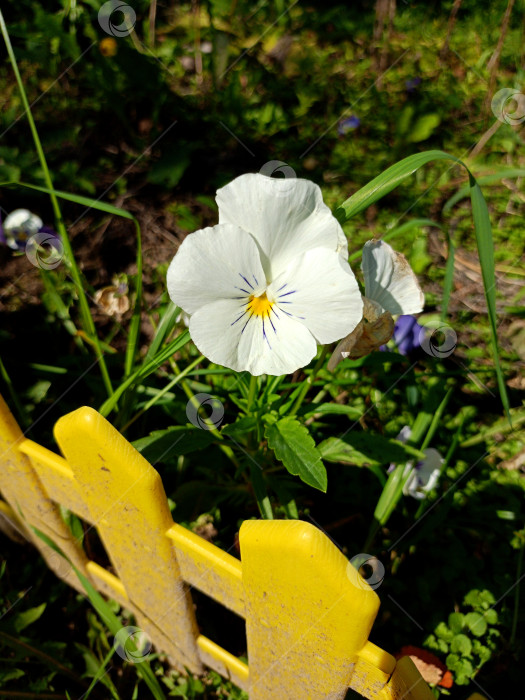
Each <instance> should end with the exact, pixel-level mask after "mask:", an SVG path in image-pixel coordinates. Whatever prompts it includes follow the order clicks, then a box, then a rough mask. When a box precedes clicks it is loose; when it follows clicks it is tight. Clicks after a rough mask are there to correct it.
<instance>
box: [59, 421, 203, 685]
mask: <svg viewBox="0 0 525 700" xmlns="http://www.w3.org/2000/svg"><path fill="white" fill-rule="evenodd" d="M55 437H56V440H57V442H58V444H59V445H60V448H61V449H62V452H63V453H64V456H65V458H66V460H67V462H68V464H69V466H70V467H71V469H72V470H73V472H74V474H75V478H76V481H77V483H78V485H79V488H80V490H81V492H82V496H83V498H84V500H85V502H86V504H87V506H88V509H89V512H90V514H91V518H92V521H93V523H94V524H95V525H96V527H97V530H98V532H99V534H100V537H101V539H102V542H103V543H104V546H105V547H106V551H107V553H108V556H109V557H110V559H111V562H112V564H113V566H114V567H115V570H116V572H117V574H118V577H119V579H120V581H121V582H122V584H123V585H124V588H125V590H126V593H127V595H128V598H129V600H130V601H131V603H132V604H133V607H134V609H135V610H136V614H137V624H138V626H139V627H141V628H143V629H144V631H145V632H146V634H148V635H149V636H150V638H151V639H155V640H156V643H157V646H158V647H160V648H161V649H162V650H163V651H164V652H165V653H167V654H168V657H169V658H170V661H171V663H172V664H173V665H174V666H175V667H176V668H178V669H180V670H184V668H188V669H190V670H191V671H193V672H195V673H199V672H202V670H203V668H202V664H201V662H200V658H199V653H198V649H197V644H196V639H197V636H198V629H197V624H196V621H195V616H194V613H193V607H192V600H191V597H190V595H189V592H188V589H187V587H186V584H185V583H184V581H183V579H182V577H181V575H180V570H179V566H178V563H177V557H176V552H175V548H174V547H172V546H171V544H170V541H169V540H168V538H167V537H166V536H165V533H166V531H167V530H168V529H169V528H170V527H171V526H172V525H173V520H172V518H171V514H170V511H169V508H168V501H167V498H166V494H165V492H164V488H163V486H162V481H161V478H160V476H159V474H158V473H157V472H156V471H155V469H153V467H152V466H151V465H150V464H149V463H148V462H147V461H146V460H145V459H144V457H142V456H141V455H140V454H139V453H138V452H137V450H135V449H134V448H133V447H132V446H131V445H130V443H129V442H128V441H127V440H126V439H125V438H124V437H122V435H121V434H120V433H119V432H118V431H117V430H115V428H113V426H112V425H110V423H108V421H107V420H106V419H105V418H103V417H102V416H101V415H100V414H99V413H97V412H96V411H95V410H93V409H92V408H87V407H84V408H79V409H78V410H77V411H74V412H73V413H69V414H68V415H66V416H63V417H62V418H60V420H59V421H58V422H57V424H56V426H55Z"/></svg>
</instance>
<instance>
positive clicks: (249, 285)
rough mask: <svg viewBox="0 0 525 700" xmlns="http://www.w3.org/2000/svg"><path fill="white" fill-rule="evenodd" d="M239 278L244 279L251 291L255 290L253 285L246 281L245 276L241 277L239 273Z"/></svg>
mask: <svg viewBox="0 0 525 700" xmlns="http://www.w3.org/2000/svg"><path fill="white" fill-rule="evenodd" d="M239 276H240V277H242V278H243V280H244V281H245V282H246V284H247V285H248V287H249V288H250V289H253V287H252V285H251V284H250V283H249V282H248V280H247V279H246V277H245V276H244V275H241V273H240V272H239Z"/></svg>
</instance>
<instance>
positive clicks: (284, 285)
mask: <svg viewBox="0 0 525 700" xmlns="http://www.w3.org/2000/svg"><path fill="white" fill-rule="evenodd" d="M287 284H288V282H285V283H284V284H283V286H282V287H279V289H278V290H277V291H278V292H280V291H281V289H284V288H285V287H286V285H287Z"/></svg>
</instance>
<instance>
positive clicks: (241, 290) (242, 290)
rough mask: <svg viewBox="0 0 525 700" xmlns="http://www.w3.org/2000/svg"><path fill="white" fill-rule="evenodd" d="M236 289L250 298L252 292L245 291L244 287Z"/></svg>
mask: <svg viewBox="0 0 525 700" xmlns="http://www.w3.org/2000/svg"><path fill="white" fill-rule="evenodd" d="M235 289H238V290H239V291H240V292H244V293H245V294H248V296H250V292H249V291H248V290H247V289H243V288H242V287H235ZM252 289H253V287H252Z"/></svg>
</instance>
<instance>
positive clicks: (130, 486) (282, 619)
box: [0, 396, 433, 700]
mask: <svg viewBox="0 0 525 700" xmlns="http://www.w3.org/2000/svg"><path fill="white" fill-rule="evenodd" d="M55 437H56V440H57V443H58V445H59V446H60V449H61V450H62V452H63V454H64V457H61V456H59V455H57V454H55V453H53V452H51V451H49V450H47V449H46V448H44V447H42V446H40V445H38V444H37V443H35V442H33V441H32V440H28V439H26V438H25V437H24V436H23V434H22V431H21V430H20V428H19V426H18V424H17V423H16V421H15V419H14V418H13V416H12V415H11V413H10V411H9V409H8V408H7V406H6V404H5V402H4V401H3V399H2V397H1V396H0V469H1V471H0V475H1V476H0V490H1V492H2V495H3V497H4V499H5V502H4V501H0V515H2V516H3V518H4V519H6V520H7V521H8V522H9V523H10V525H11V526H12V527H15V528H18V529H22V530H23V532H24V534H25V536H26V537H27V538H28V539H30V540H31V541H32V542H33V543H34V545H35V546H36V547H37V548H38V549H39V550H40V552H41V554H42V556H43V557H44V558H45V560H46V562H47V564H48V566H49V567H50V568H51V569H53V570H54V571H55V573H56V574H57V575H58V576H59V577H60V578H61V579H63V580H64V581H66V582H67V583H68V584H69V585H71V586H73V587H74V588H76V589H77V590H79V591H80V592H82V593H83V592H84V591H83V589H82V587H81V585H80V583H79V580H78V578H77V576H76V575H75V573H74V572H73V570H72V568H71V567H70V566H69V564H68V563H67V562H66V561H65V560H64V559H63V558H62V557H60V556H59V555H58V554H57V553H55V552H54V551H53V550H52V549H51V548H50V547H48V546H47V545H46V544H45V543H44V542H43V541H42V539H41V538H39V537H37V536H36V535H35V534H34V533H33V532H32V531H31V529H30V528H29V527H28V526H29V525H31V526H33V527H35V528H38V529H39V530H40V531H42V532H44V533H45V534H46V535H48V536H49V538H51V539H52V540H53V541H54V542H55V543H56V544H57V545H58V546H59V547H60V548H61V549H62V551H63V552H65V554H66V555H67V556H68V557H69V559H70V560H71V562H72V563H73V564H74V565H75V566H76V567H77V568H78V569H79V570H80V571H81V572H82V573H83V574H84V575H85V576H86V577H87V578H88V579H89V580H90V581H91V583H92V584H93V586H94V587H95V588H97V589H98V590H99V591H100V592H101V593H103V594H105V595H106V596H108V597H110V598H113V599H115V600H116V601H118V602H119V603H120V604H121V605H122V606H124V607H125V608H126V609H127V610H129V611H131V612H132V613H133V614H134V615H135V618H136V620H137V625H138V626H139V627H140V628H141V629H143V630H144V631H145V632H146V634H147V635H148V636H149V637H150V639H151V641H152V642H153V644H154V645H155V647H156V648H157V650H159V651H163V652H165V653H166V654H167V655H168V658H169V660H170V662H171V664H172V665H173V666H174V667H175V668H177V669H179V670H181V671H184V669H185V668H187V669H190V670H191V671H192V672H194V673H200V672H202V671H203V670H204V667H206V666H207V667H210V668H212V669H214V670H215V671H217V672H218V673H220V674H221V675H222V676H224V677H226V678H229V679H231V680H232V681H233V682H234V683H235V684H237V685H238V686H239V687H241V688H243V689H245V690H246V691H248V693H249V695H250V700H274V699H277V698H279V700H307V699H311V700H322V699H326V700H339V699H340V698H344V697H345V695H346V692H347V690H348V688H349V687H350V688H352V689H353V690H355V691H356V692H357V693H359V694H360V695H362V696H363V697H365V698H374V699H377V700H380V699H381V700H401V699H402V698H403V700H433V695H432V693H431V691H430V689H429V687H428V686H427V684H426V683H425V681H424V680H423V679H422V677H421V676H420V674H419V672H418V671H417V669H416V668H415V666H414V664H413V663H412V661H411V660H410V659H409V658H408V657H406V658H402V659H400V660H399V661H397V662H396V660H395V659H394V657H393V656H391V655H390V654H388V653H387V652H385V651H383V650H382V649H380V648H379V647H377V646H375V645H374V644H372V643H371V642H370V641H368V636H369V634H370V630H371V628H372V624H373V622H374V619H375V616H376V614H377V611H378V608H379V598H378V596H377V595H376V593H375V592H374V591H373V590H372V589H371V588H370V587H369V586H368V585H367V584H365V583H364V580H363V579H362V578H361V577H360V576H359V574H358V573H357V571H356V570H355V569H354V567H353V566H352V565H350V564H349V562H348V560H347V559H346V558H345V557H344V556H343V555H342V554H341V552H340V551H339V550H338V549H337V548H336V547H335V546H334V545H333V543H332V542H331V541H330V540H329V539H328V538H327V537H326V536H325V535H324V534H323V533H322V532H321V531H320V530H318V529H317V528H315V527H313V526H312V525H310V524H309V523H305V522H302V521H293V520H292V521H290V520H276V521H256V520H248V521H245V522H244V523H243V525H242V527H241V530H240V535H239V539H240V548H241V561H239V560H238V559H236V558H235V557H233V556H230V555H229V554H227V553H226V552H224V551H223V550H221V549H219V548H218V547H216V546H215V545H213V544H211V543H209V542H207V541H206V540H204V539H202V538H201V537H199V536H198V535H196V534H194V533H193V532H190V531H189V530H187V529H185V528H183V527H181V526H180V525H177V524H176V523H174V522H173V520H172V517H171V514H170V511H169V508H168V503H167V499H166V494H165V492H164V488H163V486H162V482H161V479H160V476H159V474H158V473H157V472H156V471H155V469H154V468H153V467H152V466H151V465H150V464H149V463H148V462H147V461H146V460H145V459H144V458H143V457H142V456H141V455H140V454H139V453H138V452H137V451H136V450H135V449H134V448H133V447H132V446H131V445H130V443H129V442H128V441H127V440H126V439H125V438H124V437H123V436H122V435H121V434H120V433H119V432H118V431H117V430H115V428H113V427H112V426H111V425H110V423H108V421H106V420H105V418H103V417H102V416H101V415H100V414H99V413H97V412H96V411H95V410H93V409H91V408H86V407H84V408H79V409H78V410H76V411H74V412H73V413H69V414H67V415H65V416H63V417H62V418H60V420H59V421H58V422H57V424H56V426H55ZM59 506H64V507H66V508H68V509H69V510H71V511H72V512H73V513H76V514H77V515H78V516H79V517H80V518H82V519H83V520H85V521H86V522H88V523H90V524H91V525H93V526H94V527H96V529H97V531H98V533H99V535H100V537H101V540H102V542H103V544H104V546H105V548H106V552H107V554H108V556H109V558H110V560H111V563H112V565H113V568H114V571H115V572H116V575H115V574H113V573H111V572H109V571H108V570H107V569H105V568H103V567H101V566H100V565H98V564H97V563H96V562H94V561H90V560H89V559H88V558H87V556H86V554H85V552H84V551H83V549H82V548H81V547H80V546H79V544H78V542H77V541H76V540H75V539H74V537H73V536H72V534H71V532H70V530H69V528H68V527H67V526H66V524H65V523H64V520H63V518H62V517H61V514H60V509H59ZM0 519H1V518H0ZM192 587H195V588H196V589H198V590H200V591H202V592H203V593H205V594H207V595H208V596H210V597H211V598H213V599H215V600H216V601H218V602H219V603H221V604H222V605H224V606H225V607H226V608H229V609H230V610H232V611H233V612H234V613H237V615H240V616H241V617H243V618H244V619H245V620H246V637H247V648H248V658H249V666H248V665H246V664H245V663H243V662H242V661H241V660H239V659H238V658H236V657H235V656H233V655H232V654H230V653H229V652H228V651H226V650H225V649H223V648H222V647H220V646H219V645H217V644H216V643H215V642H213V641H212V640H211V639H208V638H206V637H204V636H203V635H202V634H200V633H199V629H198V627H197V623H196V619H195V614H194V609H193V604H192V598H191V593H190V590H191V588H192Z"/></svg>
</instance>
